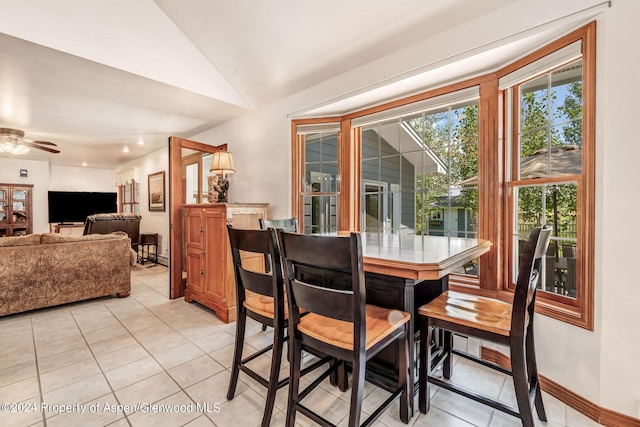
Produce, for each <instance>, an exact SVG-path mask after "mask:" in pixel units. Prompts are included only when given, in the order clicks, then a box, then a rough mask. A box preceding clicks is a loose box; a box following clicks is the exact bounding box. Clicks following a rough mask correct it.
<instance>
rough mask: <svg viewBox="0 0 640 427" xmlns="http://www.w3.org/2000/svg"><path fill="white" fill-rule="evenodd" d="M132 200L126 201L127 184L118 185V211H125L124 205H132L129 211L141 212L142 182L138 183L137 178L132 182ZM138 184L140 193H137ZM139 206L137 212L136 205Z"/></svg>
mask: <svg viewBox="0 0 640 427" xmlns="http://www.w3.org/2000/svg"><path fill="white" fill-rule="evenodd" d="M130 184H131V200H132V201H131V202H125V193H126V191H125V187H126V184H122V185H119V186H118V212H120V213H124V207H125V206H130V208H131V209H130V210H129V213H137V214H138V215H139V214H140V200H139V199H140V192H139V190H140V187H139V186H140V183H136V180H135V179H132V180H131V182H130ZM136 186H138V193H137V194H136ZM136 206H137V207H138V209H137V212H136V209H135V207H136Z"/></svg>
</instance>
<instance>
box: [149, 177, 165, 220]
mask: <svg viewBox="0 0 640 427" xmlns="http://www.w3.org/2000/svg"><path fill="white" fill-rule="evenodd" d="M164 200H165V193H164V171H162V172H156V173H152V174H151V175H149V212H164V211H165V203H164Z"/></svg>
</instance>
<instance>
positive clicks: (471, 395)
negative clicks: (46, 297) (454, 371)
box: [428, 377, 520, 418]
mask: <svg viewBox="0 0 640 427" xmlns="http://www.w3.org/2000/svg"><path fill="white" fill-rule="evenodd" d="M428 379H429V382H430V383H432V384H435V385H437V386H438V387H441V388H444V389H445V390H449V391H452V392H454V393H457V394H459V395H461V396H464V397H466V398H468V399H471V400H475V401H476V402H480V403H482V404H484V405H487V406H490V407H492V408H494V409H497V410H499V411H502V412H505V413H507V414H509V415H513V416H514V417H516V418H520V413H519V412H518V410H517V408H514V407H512V406H509V405H507V404H504V403H502V402H500V401H497V400H493V399H490V398H488V397H486V396H483V395H481V394H477V393H476V392H474V391H471V390H469V389H466V388H464V387H460V386H457V385H455V384H452V383H449V382H446V381H442V380H441V379H439V378H434V377H428Z"/></svg>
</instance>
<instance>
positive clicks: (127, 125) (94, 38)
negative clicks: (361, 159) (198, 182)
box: [0, 0, 513, 168]
mask: <svg viewBox="0 0 640 427" xmlns="http://www.w3.org/2000/svg"><path fill="white" fill-rule="evenodd" d="M512 2H513V0H483V1H477V0H447V1H424V0H420V1H418V0H396V1H388V0H348V1H344V0H322V1H320V0H318V1H311V0H307V1H301V0H277V1H266V0H237V1H229V0H155V1H154V0H135V1H130V0H109V1H100V0H57V1H50V0H29V1H24V0H3V1H1V2H0V16H2V19H1V20H0V127H10V128H18V129H22V130H24V131H25V132H26V134H27V137H29V138H31V139H36V140H46V141H52V142H55V143H57V144H58V146H59V148H60V150H61V151H62V152H61V153H60V154H49V153H45V152H42V151H40V150H31V152H30V153H29V154H27V155H26V156H25V158H30V159H34V160H45V161H49V162H50V163H51V164H61V165H71V166H79V165H80V164H81V163H82V162H86V163H87V165H88V166H89V167H98V168H113V167H115V166H117V165H119V164H123V163H126V162H128V161H130V160H132V159H134V158H136V157H139V156H142V155H144V154H147V153H149V152H151V151H155V150H157V149H159V148H160V147H163V146H165V145H166V143H167V138H168V136H170V135H176V136H181V137H186V138H188V137H190V136H192V135H195V134H197V133H200V132H202V131H203V130H205V129H208V128H210V127H213V126H216V125H218V124H220V123H223V122H225V121H227V120H230V119H233V118H235V117H238V116H239V115H242V114H244V113H246V112H248V111H251V110H252V109H255V108H260V107H261V106H264V105H267V104H269V103H271V102H274V101H276V100H278V99H281V98H283V97H286V96H288V95H291V94H293V93H296V92H298V91H300V90H303V89H305V88H308V87H311V86H313V85H316V84H318V83H320V82H323V81H325V80H328V79H331V78H333V77H335V76H338V75H340V74H343V73H345V72H347V71H349V70H350V69H352V68H355V67H358V66H361V65H363V64H366V63H369V62H371V61H373V60H375V59H378V58H380V57H383V56H385V55H388V54H389V53H392V52H395V51H398V50H400V49H402V48H403V47H406V46H408V45H411V44H413V43H416V42H419V41H420V40H424V39H426V38H428V37H430V36H432V35H434V34H436V33H438V32H441V31H444V30H446V29H447V28H450V27H452V26H455V25H459V24H461V23H463V22H466V21H468V20H470V19H473V18H475V17H477V16H480V15H482V14H485V13H488V12H490V11H492V10H495V9H497V8H500V7H502V6H504V5H506V4H508V3H512ZM139 142H144V145H140V144H138V143H139ZM124 146H127V147H128V148H129V153H123V152H122V151H123V148H124Z"/></svg>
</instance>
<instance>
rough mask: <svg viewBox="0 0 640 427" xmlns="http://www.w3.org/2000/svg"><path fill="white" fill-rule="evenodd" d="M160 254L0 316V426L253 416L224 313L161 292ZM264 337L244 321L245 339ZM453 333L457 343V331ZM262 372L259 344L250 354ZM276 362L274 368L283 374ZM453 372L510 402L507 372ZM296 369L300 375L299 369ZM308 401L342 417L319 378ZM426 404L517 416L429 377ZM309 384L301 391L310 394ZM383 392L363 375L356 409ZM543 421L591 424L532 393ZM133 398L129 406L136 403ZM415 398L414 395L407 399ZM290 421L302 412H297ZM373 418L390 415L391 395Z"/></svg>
mask: <svg viewBox="0 0 640 427" xmlns="http://www.w3.org/2000/svg"><path fill="white" fill-rule="evenodd" d="M168 289H169V278H168V273H167V269H166V268H164V267H161V266H156V267H153V268H146V267H143V268H136V269H134V272H133V277H132V293H131V296H130V297H128V298H123V299H118V298H112V297H105V298H99V299H95V300H91V301H86V302H81V303H74V304H67V305H64V306H60V307H54V308H49V309H43V310H36V311H32V312H29V313H24V314H18V315H12V316H6V317H3V318H0V402H7V403H8V405H7V404H3V406H2V407H1V408H0V409H1V411H0V426H52V427H53V426H65V427H68V426H83V427H84V426H107V425H108V426H114V427H115V426H154V427H160V426H190V427H196V426H197V427H199V426H225V427H226V426H258V425H259V424H260V420H261V417H262V410H263V405H264V399H265V397H264V396H265V389H264V388H263V387H261V386H260V385H259V384H257V383H256V382H255V381H253V380H251V379H249V378H248V377H247V376H246V375H244V374H242V373H241V374H240V379H241V381H240V383H239V384H238V388H237V391H236V396H235V398H234V399H233V400H231V401H227V399H226V391H227V385H228V381H229V376H230V370H229V369H230V364H231V358H232V353H233V337H234V331H235V329H234V328H235V324H228V325H226V324H223V323H222V322H220V321H219V320H218V319H217V318H216V316H215V315H214V314H213V312H211V311H210V310H208V309H206V308H204V307H202V306H200V305H199V304H196V303H192V304H188V303H185V302H184V300H182V299H179V300H173V301H172V300H169V299H168V298H167V295H168ZM271 339H272V334H271V333H270V331H266V332H263V331H261V329H260V325H259V324H257V323H255V322H252V323H251V324H250V325H249V327H248V338H247V340H246V341H247V342H246V345H247V347H253V348H256V347H259V346H260V345H262V344H265V343H269V342H270V341H271ZM457 345H463V346H464V345H467V344H466V343H465V342H458V343H457ZM253 363H254V364H255V368H256V369H258V370H260V371H262V372H264V373H265V375H266V373H267V372H268V367H269V359H268V356H262V357H261V358H258V359H257V360H256V361H254V362H253ZM287 369H288V365H287V363H286V359H284V362H283V368H282V372H281V375H283V376H286V375H287ZM454 372H455V380H456V381H458V382H460V383H461V384H465V385H466V386H468V387H470V388H472V389H475V390H478V391H482V392H484V393H488V394H490V395H492V396H497V397H499V398H500V399H501V400H504V401H506V402H508V403H512V404H513V403H514V394H513V387H512V385H511V383H510V381H507V377H506V376H504V375H502V374H497V373H495V372H493V371H491V370H489V369H485V368H477V367H474V366H472V365H470V364H469V363H467V362H465V361H463V360H458V361H456V365H455V370H454ZM303 381H307V382H308V379H306V377H305V379H303ZM321 387H322V389H321V390H319V391H318V392H317V393H316V394H315V395H310V396H309V398H308V399H309V400H308V401H309V402H310V403H309V406H311V407H313V408H314V409H315V410H319V411H320V412H321V413H323V414H324V415H325V416H326V417H327V418H328V419H329V420H330V421H332V422H335V423H337V424H339V425H346V416H347V414H348V410H349V404H348V402H349V394H348V393H340V392H339V391H338V390H336V389H335V388H333V387H331V386H330V385H329V384H328V382H327V383H325V384H322V385H321ZM286 393H287V388H286V387H285V388H283V389H281V390H280V391H279V392H278V395H277V399H276V407H275V410H274V414H273V418H272V422H271V425H272V426H282V425H284V417H285V411H286ZM432 393H433V398H432V407H431V410H430V412H429V413H428V414H426V415H423V414H420V413H419V412H417V411H416V414H415V415H414V417H413V418H412V419H411V420H410V425H412V426H432V427H448V426H451V427H465V426H466V427H470V426H480V427H485V426H518V425H520V423H519V421H518V420H517V419H516V418H513V417H510V416H508V415H504V414H502V413H500V412H498V411H494V410H492V409H490V408H487V407H484V406H483V405H480V404H477V403H475V402H473V401H470V400H467V399H465V398H463V397H460V396H457V395H454V394H451V393H449V392H448V391H446V390H436V387H432ZM311 396H313V397H311ZM386 396H387V393H386V392H384V391H382V390H379V389H376V388H375V387H373V386H371V385H368V386H367V388H366V390H365V399H364V401H363V411H364V412H370V411H371V408H372V407H374V406H375V405H376V404H377V403H379V402H381V401H382V399H384V398H386ZM544 402H545V405H546V409H547V415H548V418H549V422H547V423H539V424H540V425H547V426H552V427H559V426H580V427H588V426H597V425H598V424H596V423H595V422H593V421H591V420H590V419H588V418H586V417H585V416H583V415H581V414H580V413H578V412H576V411H574V410H573V409H571V408H569V407H567V406H566V405H564V404H563V403H561V402H560V401H558V400H557V399H554V398H553V397H551V396H549V395H548V394H544ZM136 406H137V408H136ZM416 408H417V402H416ZM296 421H297V425H299V426H307V425H311V424H312V423H311V422H310V421H309V420H308V419H306V418H305V417H304V416H303V415H298V417H297V419H296ZM376 425H377V426H383V427H384V426H402V425H404V424H402V423H401V422H400V420H399V417H398V405H397V404H394V405H392V407H391V408H389V410H387V412H386V413H385V414H383V416H382V417H381V418H380V419H379V420H378V422H377V423H376Z"/></svg>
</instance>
